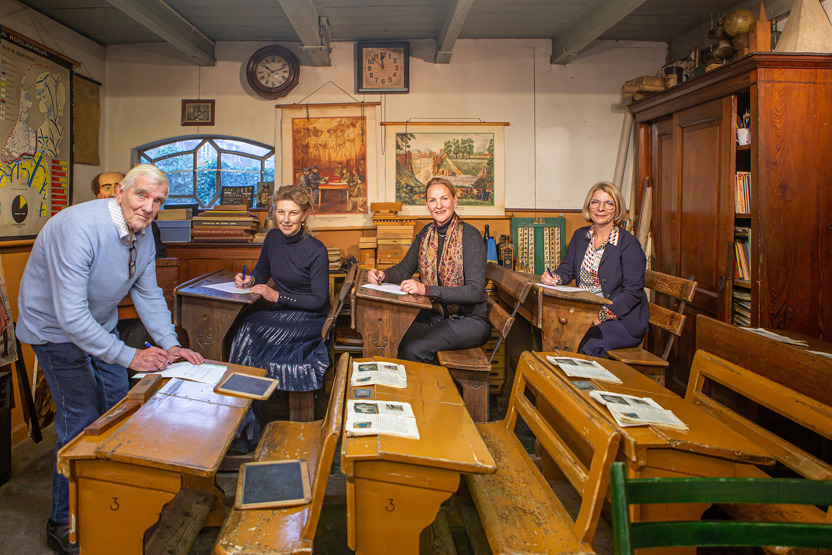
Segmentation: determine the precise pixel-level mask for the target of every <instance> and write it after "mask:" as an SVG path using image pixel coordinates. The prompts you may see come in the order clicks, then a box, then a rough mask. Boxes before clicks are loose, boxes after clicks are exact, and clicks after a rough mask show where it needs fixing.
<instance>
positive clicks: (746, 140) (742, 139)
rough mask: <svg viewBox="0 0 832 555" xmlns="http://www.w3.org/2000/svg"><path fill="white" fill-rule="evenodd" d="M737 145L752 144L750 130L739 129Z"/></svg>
mask: <svg viewBox="0 0 832 555" xmlns="http://www.w3.org/2000/svg"><path fill="white" fill-rule="evenodd" d="M737 144H738V145H740V146H743V145H749V144H751V130H750V129H737Z"/></svg>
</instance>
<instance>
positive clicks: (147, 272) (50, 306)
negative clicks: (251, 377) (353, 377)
mask: <svg viewBox="0 0 832 555" xmlns="http://www.w3.org/2000/svg"><path fill="white" fill-rule="evenodd" d="M167 196H168V180H167V177H166V176H165V174H164V173H163V172H162V171H160V170H159V169H157V168H156V167H155V166H151V165H148V164H142V165H139V166H136V167H135V168H133V169H132V170H131V171H130V172H129V173H128V174H127V176H126V177H125V178H124V179H123V180H122V181H121V187H120V188H117V191H116V196H115V198H111V199H108V200H105V199H101V200H94V201H91V202H85V203H82V204H78V205H75V206H71V207H69V208H67V209H66V210H63V211H62V212H60V213H58V214H57V215H55V216H53V217H52V219H50V220H49V221H48V222H47V223H46V225H45V226H44V227H43V229H42V230H41V232H40V234H39V235H38V238H37V240H36V241H35V245H34V247H33V248H32V253H31V255H30V256H29V261H28V262H27V264H26V269H25V270H24V271H23V278H22V279H21V282H20V296H19V298H18V307H19V314H20V316H19V319H18V323H17V334H18V337H19V338H20V340H21V341H25V342H26V343H29V344H30V345H31V346H32V348H33V349H34V351H35V354H37V357H38V361H39V362H40V365H41V367H42V369H43V375H44V377H45V378H46V381H47V383H48V384H49V389H50V390H51V392H52V398H53V399H54V401H55V406H56V408H57V414H56V416H55V430H56V432H57V435H58V439H57V448H56V453H57V450H58V449H60V448H61V447H62V446H63V445H64V444H66V443H67V442H68V441H69V440H70V439H72V438H73V437H75V436H76V435H77V434H78V433H80V432H81V431H82V430H83V429H84V428H85V427H87V426H88V425H89V424H91V423H92V422H93V421H95V420H96V419H97V418H98V417H99V416H100V415H101V414H103V413H104V412H105V411H107V410H108V409H110V408H111V407H112V406H113V405H115V404H116V402H118V401H119V400H120V399H122V398H123V397H124V396H125V394H126V393H127V390H128V379H127V371H126V370H125V368H126V367H127V368H131V369H133V370H136V371H138V372H151V371H154V370H159V369H161V368H164V367H165V366H167V364H169V363H170V362H172V361H174V360H176V359H177V358H179V357H180V356H181V357H184V358H185V360H187V361H188V362H191V363H193V364H201V363H202V362H203V359H202V356H201V355H199V354H197V353H194V352H193V351H190V350H188V349H182V348H180V346H179V343H178V341H177V338H176V333H175V331H174V327H173V324H172V323H171V316H170V311H169V310H168V307H167V304H166V303H165V299H164V297H163V296H162V290H161V289H160V288H159V286H158V285H157V284H156V266H155V262H154V251H155V249H154V247H153V238H152V237H151V236H150V234H149V233H145V230H146V229H147V228H148V227H149V226H150V223H151V222H152V221H153V218H154V217H155V216H156V213H157V212H158V211H159V208H160V207H161V206H162V204H163V203H164V202H165V199H166V198H167ZM127 293H130V294H131V296H132V298H133V304H134V305H135V307H136V311H137V312H138V313H139V317H140V318H141V320H142V322H143V323H144V325H145V326H146V327H147V329H148V331H149V332H150V335H151V336H152V337H153V339H154V341H155V342H156V344H157V345H159V347H149V348H147V349H133V348H131V347H128V346H126V345H125V344H124V343H122V342H121V341H120V340H119V338H118V334H117V333H114V332H115V328H116V321H117V320H118V311H117V305H118V303H119V301H120V300H121V299H123V298H124V296H125V295H127ZM68 521H69V493H68V483H67V480H66V478H64V477H63V476H61V475H60V474H58V472H57V470H56V471H55V472H54V477H53V480H52V510H51V514H50V517H49V522H48V523H47V526H46V538H47V543H48V545H49V547H50V548H51V549H53V550H54V551H57V552H58V553H77V550H78V548H77V546H76V545H74V544H71V543H70V542H69V528H68Z"/></svg>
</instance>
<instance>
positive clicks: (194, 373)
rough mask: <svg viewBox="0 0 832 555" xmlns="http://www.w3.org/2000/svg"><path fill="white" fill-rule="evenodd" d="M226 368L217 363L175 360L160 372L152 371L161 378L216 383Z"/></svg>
mask: <svg viewBox="0 0 832 555" xmlns="http://www.w3.org/2000/svg"><path fill="white" fill-rule="evenodd" d="M227 369H228V367H227V366H220V365H219V364H200V365H195V364H191V363H190V362H177V363H176V364H171V365H170V366H168V367H167V368H165V369H164V370H162V371H161V372H154V374H160V375H161V376H162V377H163V378H182V379H183V380H191V381H192V382H202V383H207V384H211V385H217V383H219V381H220V380H221V379H222V376H223V374H225V371H226V370H227Z"/></svg>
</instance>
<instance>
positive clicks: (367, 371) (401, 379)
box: [350, 362, 407, 389]
mask: <svg viewBox="0 0 832 555" xmlns="http://www.w3.org/2000/svg"><path fill="white" fill-rule="evenodd" d="M350 385H353V386H361V385H386V386H388V387H396V388H400V389H404V388H406V387H407V373H406V372H405V370H404V366H403V365H401V364H395V363H392V362H353V364H352V377H351V378H350Z"/></svg>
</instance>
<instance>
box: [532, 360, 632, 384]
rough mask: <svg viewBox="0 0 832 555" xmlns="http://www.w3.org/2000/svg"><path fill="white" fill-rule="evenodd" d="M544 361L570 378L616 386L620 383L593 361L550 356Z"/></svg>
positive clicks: (615, 377) (613, 375)
mask: <svg viewBox="0 0 832 555" xmlns="http://www.w3.org/2000/svg"><path fill="white" fill-rule="evenodd" d="M546 359H547V360H548V361H549V362H551V363H552V364H554V365H555V366H557V367H558V368H560V369H561V370H563V373H564V374H566V375H567V376H569V377H570V378H584V379H591V380H601V381H604V382H612V383H617V384H620V383H622V382H621V380H620V379H618V377H617V376H616V375H615V374H613V373H612V372H610V371H609V370H607V369H606V368H604V367H603V366H601V365H600V364H598V363H597V362H596V361H594V360H586V359H583V358H571V357H553V356H551V355H547V356H546Z"/></svg>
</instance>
